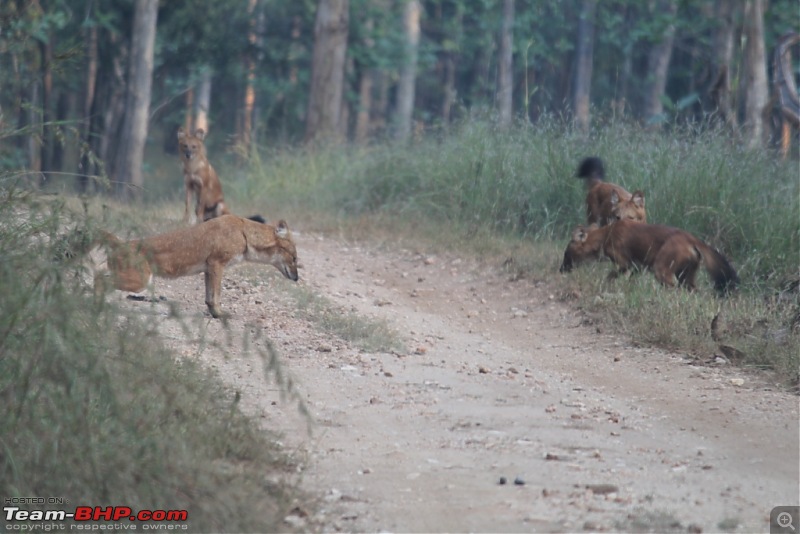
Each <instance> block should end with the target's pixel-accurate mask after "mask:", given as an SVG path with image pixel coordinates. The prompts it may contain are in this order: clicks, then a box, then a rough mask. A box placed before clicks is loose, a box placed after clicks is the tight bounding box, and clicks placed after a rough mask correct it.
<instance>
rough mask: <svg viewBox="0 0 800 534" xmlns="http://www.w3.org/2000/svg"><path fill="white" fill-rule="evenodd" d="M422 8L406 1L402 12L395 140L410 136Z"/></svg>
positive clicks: (414, 1) (403, 139)
mask: <svg viewBox="0 0 800 534" xmlns="http://www.w3.org/2000/svg"><path fill="white" fill-rule="evenodd" d="M421 11H422V7H421V5H420V3H419V1H418V0H407V1H406V4H405V9H404V10H403V33H404V35H405V38H406V43H405V62H404V64H403V67H402V69H401V70H400V83H399V84H398V86H397V129H396V131H395V138H396V139H397V140H398V141H405V140H407V139H408V137H409V135H410V134H411V119H412V116H413V114H414V88H415V85H416V81H417V55H418V53H419V32H420V28H419V18H420V13H421Z"/></svg>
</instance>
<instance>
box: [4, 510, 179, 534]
mask: <svg viewBox="0 0 800 534" xmlns="http://www.w3.org/2000/svg"><path fill="white" fill-rule="evenodd" d="M3 516H4V518H5V520H6V530H20V531H25V530H38V529H35V528H33V529H32V528H30V525H25V526H27V527H28V528H25V526H23V525H22V523H31V522H35V521H41V522H47V521H50V522H60V521H68V520H71V521H73V522H77V524H75V523H73V524H72V525H70V527H71V528H72V527H77V529H79V530H90V529H91V530H95V529H96V528H97V527H98V525H97V523H100V522H106V523H107V522H122V523H124V522H125V521H135V522H139V523H141V525H140V526H141V528H142V529H143V530H161V529H164V528H167V525H170V527H169V530H174V529H175V528H176V527H178V528H183V529H185V528H186V525H185V523H184V524H183V525H180V526H178V525H175V524H174V523H175V522H185V521H186V520H188V519H189V512H188V511H187V510H139V511H138V512H134V511H133V509H131V508H130V507H129V506H106V507H101V506H78V507H76V508H75V510H74V511H69V512H68V511H67V510H24V509H22V508H20V507H19V506H4V507H3ZM135 525H136V523H133V524H129V525H127V526H126V527H124V528H126V529H128V528H130V529H131V530H135V529H136V526H135ZM64 527H65V525H59V526H57V527H56V529H59V530H62V529H64ZM48 530H49V529H48Z"/></svg>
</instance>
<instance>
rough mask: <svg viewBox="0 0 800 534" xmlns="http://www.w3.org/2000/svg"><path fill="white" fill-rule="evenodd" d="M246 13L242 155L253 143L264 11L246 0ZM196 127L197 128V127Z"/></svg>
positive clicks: (254, 1)
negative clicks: (258, 55) (247, 15)
mask: <svg viewBox="0 0 800 534" xmlns="http://www.w3.org/2000/svg"><path fill="white" fill-rule="evenodd" d="M256 10H258V13H256ZM247 13H248V14H249V16H250V31H249V33H248V35H247V41H248V43H249V45H250V46H249V50H248V52H247V54H246V59H245V65H246V69H247V82H246V84H245V91H244V105H243V106H242V123H241V124H242V131H241V134H240V136H239V140H240V142H241V144H242V148H243V150H244V154H249V153H250V148H251V145H252V143H253V118H254V114H255V109H256V66H257V65H256V54H257V50H258V48H259V47H260V46H261V42H262V40H263V38H262V35H263V33H264V11H263V7H262V6H259V5H258V0H248V3H247ZM198 98H199V95H198ZM196 127H198V128H199V126H196Z"/></svg>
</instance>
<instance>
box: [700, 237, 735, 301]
mask: <svg viewBox="0 0 800 534" xmlns="http://www.w3.org/2000/svg"><path fill="white" fill-rule="evenodd" d="M695 247H696V248H697V250H698V252H700V255H701V256H702V258H703V265H704V266H705V268H706V271H708V274H709V276H711V279H712V280H713V281H714V288H715V289H716V290H717V291H718V292H719V293H720V294H722V295H726V294H728V293H729V292H730V291H732V290H734V289H736V285H737V284H738V283H739V275H738V274H736V270H735V269H734V268H733V265H731V264H730V262H729V261H728V258H726V257H725V256H723V255H722V254H720V253H719V252H717V251H716V250H714V249H713V248H711V247H710V246H708V245H706V244H705V243H703V242H698V243H697V244H696V245H695Z"/></svg>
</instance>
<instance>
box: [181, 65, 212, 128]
mask: <svg viewBox="0 0 800 534" xmlns="http://www.w3.org/2000/svg"><path fill="white" fill-rule="evenodd" d="M210 107H211V69H210V68H204V69H203V71H202V73H201V74H200V83H199V84H198V85H197V98H196V99H195V101H194V127H193V129H203V130H204V131H205V132H206V133H208V110H209V108H210ZM187 131H189V132H191V131H192V130H187Z"/></svg>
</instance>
